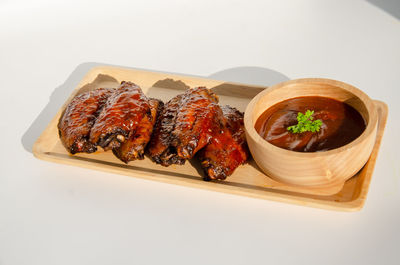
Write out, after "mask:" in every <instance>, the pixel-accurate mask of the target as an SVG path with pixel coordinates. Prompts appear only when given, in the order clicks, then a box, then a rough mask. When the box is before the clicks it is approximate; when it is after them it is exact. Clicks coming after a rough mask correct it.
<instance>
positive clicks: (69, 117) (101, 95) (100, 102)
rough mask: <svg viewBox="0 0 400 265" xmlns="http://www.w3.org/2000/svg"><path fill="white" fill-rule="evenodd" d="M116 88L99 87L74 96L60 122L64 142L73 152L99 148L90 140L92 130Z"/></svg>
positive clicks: (88, 151) (59, 128) (90, 151)
mask: <svg viewBox="0 0 400 265" xmlns="http://www.w3.org/2000/svg"><path fill="white" fill-rule="evenodd" d="M113 91H114V89H107V88H99V89H96V90H93V91H89V92H86V93H82V94H80V95H78V96H76V97H74V98H73V99H72V100H71V102H70V103H69V104H68V106H67V107H66V108H65V110H64V112H63V114H62V115H61V118H60V120H59V122H58V125H57V127H58V132H59V135H60V139H61V142H62V144H63V145H64V146H65V148H66V149H67V150H68V152H70V153H71V154H75V153H79V152H86V153H93V152H95V151H96V150H97V147H96V145H95V144H93V143H91V142H90V141H89V135H90V130H91V128H92V126H93V124H94V122H95V120H96V118H97V116H98V114H99V112H100V110H101V109H102V107H103V106H104V104H105V102H106V101H107V99H108V97H109V96H110V95H111V94H112V93H113Z"/></svg>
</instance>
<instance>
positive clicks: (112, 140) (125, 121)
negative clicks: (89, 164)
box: [90, 81, 159, 162]
mask: <svg viewBox="0 0 400 265" xmlns="http://www.w3.org/2000/svg"><path fill="white" fill-rule="evenodd" d="M158 105H159V101H157V102H156V101H154V100H153V101H150V100H149V99H148V98H147V97H146V96H145V95H144V94H143V92H142V90H141V89H140V87H139V86H137V85H135V84H134V83H132V82H125V81H122V82H121V85H120V86H119V88H117V89H116V90H115V92H114V93H113V94H112V95H111V96H110V97H109V98H108V100H107V102H106V104H105V105H104V108H103V109H102V110H101V112H100V114H99V116H98V118H97V120H96V122H95V123H94V125H93V127H92V130H91V132H90V141H91V142H92V143H93V144H96V145H99V146H101V147H102V148H103V149H104V150H110V149H113V151H114V154H115V155H116V156H117V157H118V158H120V159H121V160H122V161H123V162H128V161H130V160H134V159H142V158H143V154H144V147H145V145H146V144H147V142H148V141H149V139H150V136H151V133H152V130H153V125H154V122H155V117H156V115H157V109H158Z"/></svg>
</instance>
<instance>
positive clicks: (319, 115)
mask: <svg viewBox="0 0 400 265" xmlns="http://www.w3.org/2000/svg"><path fill="white" fill-rule="evenodd" d="M307 110H314V114H313V117H314V120H317V119H319V120H321V121H322V125H321V127H320V130H319V131H318V132H314V133H313V132H303V133H292V132H289V131H288V130H287V127H289V126H292V125H296V124H297V113H298V112H302V113H305V112H306V111H307ZM365 127H366V123H365V120H364V119H363V117H362V116H361V115H360V113H358V111H356V110H355V109H354V108H353V107H351V106H350V105H348V104H346V103H344V102H340V101H338V100H335V99H331V98H326V97H298V98H292V99H288V100H285V101H282V102H279V103H277V104H275V105H273V106H272V107H270V108H269V109H267V110H266V111H265V112H264V113H263V114H261V116H260V117H259V118H258V119H257V121H256V124H255V129H256V131H257V132H258V134H259V135H260V136H261V137H263V138H264V139H265V140H267V141H268V142H270V143H271V144H273V145H275V146H278V147H281V148H284V149H287V150H292V151H298V152H317V151H327V150H331V149H334V148H338V147H341V146H343V145H346V144H348V143H350V142H352V141H353V140H354V139H356V138H357V137H358V136H360V135H361V134H362V132H363V131H364V130H365Z"/></svg>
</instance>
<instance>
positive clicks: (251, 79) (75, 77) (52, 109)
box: [21, 62, 289, 153]
mask: <svg viewBox="0 0 400 265" xmlns="http://www.w3.org/2000/svg"><path fill="white" fill-rule="evenodd" d="M101 65H102V66H104V65H107V66H115V67H123V68H129V67H126V66H119V65H110V64H104V63H94V62H88V63H83V64H80V65H79V66H78V67H77V68H76V69H75V70H74V71H73V72H72V73H71V75H70V76H69V77H68V78H67V80H66V81H65V82H64V83H63V84H62V85H60V86H58V87H57V88H55V89H54V91H53V92H52V93H51V95H50V100H49V102H48V103H47V105H46V106H45V107H44V109H43V110H42V111H41V112H40V114H39V116H38V117H37V118H36V119H35V120H34V121H33V123H32V124H31V126H29V128H28V130H27V131H26V132H25V133H24V134H23V136H22V138H21V142H22V145H23V147H24V149H25V150H26V151H28V152H30V153H32V148H33V144H34V143H35V141H36V139H38V138H39V136H40V134H41V133H42V132H43V131H44V130H45V129H46V126H47V125H48V124H49V123H50V121H51V120H52V118H53V117H54V115H55V114H56V113H57V111H58V110H59V109H60V107H61V106H62V105H63V104H64V102H65V101H66V100H67V98H68V97H69V96H70V94H71V93H72V91H73V89H74V88H75V87H76V86H77V85H78V84H79V82H80V81H81V79H82V78H83V77H84V76H85V74H86V73H87V72H88V71H89V70H90V69H91V68H93V67H96V66H101ZM132 69H138V68H132ZM140 70H148V69H140ZM170 74H179V73H170ZM192 76H193V75H192ZM207 78H211V79H218V80H224V81H229V82H239V83H244V84H246V83H247V84H252V85H260V86H270V85H272V84H275V83H279V82H282V81H286V80H289V78H288V77H287V76H285V75H283V74H281V73H279V72H276V71H274V70H271V69H267V68H262V67H234V68H230V69H226V70H223V71H219V72H217V73H214V74H212V75H210V76H208V77H207Z"/></svg>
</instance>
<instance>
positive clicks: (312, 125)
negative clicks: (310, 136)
mask: <svg viewBox="0 0 400 265" xmlns="http://www.w3.org/2000/svg"><path fill="white" fill-rule="evenodd" d="M313 114H314V111H313V110H307V111H306V113H305V114H303V113H301V112H299V113H297V124H296V125H293V126H289V127H288V128H287V130H288V131H289V132H292V133H303V132H319V129H320V127H321V125H322V121H321V120H315V121H314V117H313V116H312V115H313Z"/></svg>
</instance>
